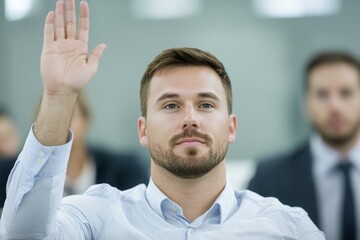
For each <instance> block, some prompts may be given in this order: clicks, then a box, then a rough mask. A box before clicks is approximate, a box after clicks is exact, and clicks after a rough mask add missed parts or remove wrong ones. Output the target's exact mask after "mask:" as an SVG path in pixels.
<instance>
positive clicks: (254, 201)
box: [236, 190, 324, 239]
mask: <svg viewBox="0 0 360 240" xmlns="http://www.w3.org/2000/svg"><path fill="white" fill-rule="evenodd" d="M236 194H237V195H238V199H241V204H240V208H239V212H238V216H239V218H242V219H243V220H246V221H252V222H254V224H260V225H263V224H268V226H271V228H274V229H276V228H278V229H279V230H280V231H281V232H283V233H284V234H286V233H288V234H290V235H293V236H297V237H298V238H297V239H324V238H323V234H322V233H321V232H320V231H319V230H318V228H317V227H316V226H315V224H314V223H313V222H312V221H311V219H310V218H309V216H308V214H307V213H306V211H305V210H304V209H302V208H300V207H290V206H287V205H284V204H282V203H281V202H280V201H279V200H278V199H277V198H273V197H262V196H260V195H258V194H257V193H255V192H252V191H248V190H245V191H241V192H236ZM242 216H245V217H242ZM306 236H308V237H306ZM314 236H318V237H319V238H314Z"/></svg>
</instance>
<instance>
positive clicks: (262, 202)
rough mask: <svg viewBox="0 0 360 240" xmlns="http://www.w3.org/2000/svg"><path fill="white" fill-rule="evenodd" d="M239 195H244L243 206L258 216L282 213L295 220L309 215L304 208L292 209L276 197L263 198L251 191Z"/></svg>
mask: <svg viewBox="0 0 360 240" xmlns="http://www.w3.org/2000/svg"><path fill="white" fill-rule="evenodd" d="M237 194H242V198H243V200H242V203H241V204H243V205H245V206H247V207H250V209H252V212H253V213H254V214H256V215H259V214H260V215H273V214H279V213H280V214H283V216H290V217H293V218H296V217H299V216H300V215H307V213H306V212H305V210H303V209H302V208H299V207H290V206H288V205H285V204H282V203H281V202H280V201H279V200H278V199H277V198H274V197H263V196H261V195H259V194H257V193H255V192H253V191H250V190H245V191H242V192H237Z"/></svg>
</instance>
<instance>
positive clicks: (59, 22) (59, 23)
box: [55, 0, 65, 39]
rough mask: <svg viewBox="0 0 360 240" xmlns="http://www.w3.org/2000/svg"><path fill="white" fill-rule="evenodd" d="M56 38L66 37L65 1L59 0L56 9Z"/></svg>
mask: <svg viewBox="0 0 360 240" xmlns="http://www.w3.org/2000/svg"><path fill="white" fill-rule="evenodd" d="M55 38H56V39H64V38H65V29H64V1H63V0H58V1H57V2H56V9H55Z"/></svg>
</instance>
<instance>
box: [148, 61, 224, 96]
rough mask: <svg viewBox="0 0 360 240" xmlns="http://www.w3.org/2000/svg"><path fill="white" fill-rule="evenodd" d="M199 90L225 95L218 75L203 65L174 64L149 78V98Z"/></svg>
mask: <svg viewBox="0 0 360 240" xmlns="http://www.w3.org/2000/svg"><path fill="white" fill-rule="evenodd" d="M200 92H212V93H214V94H215V95H217V96H218V97H219V98H220V97H224V96H225V90H224V87H223V85H222V83H221V80H220V77H219V76H218V75H217V74H216V72H215V71H214V70H212V69H211V68H209V67H205V66H176V67H168V68H165V69H162V70H160V71H158V72H156V73H155V74H154V76H153V78H152V79H151V82H150V88H149V100H150V99H153V98H157V96H160V95H162V94H164V93H176V94H179V95H180V96H190V95H194V94H198V93H200Z"/></svg>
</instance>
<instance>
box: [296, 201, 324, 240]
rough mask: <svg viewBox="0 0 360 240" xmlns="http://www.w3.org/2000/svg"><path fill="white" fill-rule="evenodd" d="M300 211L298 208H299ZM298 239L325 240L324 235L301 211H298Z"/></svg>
mask: <svg viewBox="0 0 360 240" xmlns="http://www.w3.org/2000/svg"><path fill="white" fill-rule="evenodd" d="M299 209H300V208H299ZM299 214H300V217H299V219H300V221H299V225H300V226H299V228H300V237H299V239H301V240H325V235H324V233H323V232H321V231H320V230H319V229H318V228H317V227H316V225H315V224H314V223H313V222H312V221H311V219H310V217H309V216H308V214H307V213H306V212H305V211H304V210H303V209H301V211H300V213H299Z"/></svg>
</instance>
